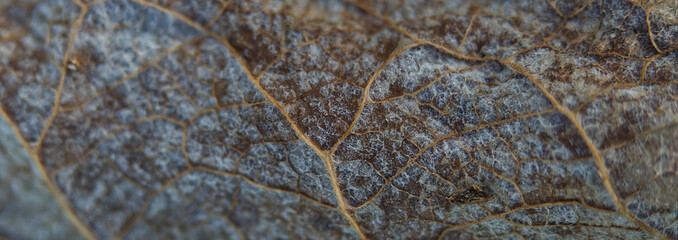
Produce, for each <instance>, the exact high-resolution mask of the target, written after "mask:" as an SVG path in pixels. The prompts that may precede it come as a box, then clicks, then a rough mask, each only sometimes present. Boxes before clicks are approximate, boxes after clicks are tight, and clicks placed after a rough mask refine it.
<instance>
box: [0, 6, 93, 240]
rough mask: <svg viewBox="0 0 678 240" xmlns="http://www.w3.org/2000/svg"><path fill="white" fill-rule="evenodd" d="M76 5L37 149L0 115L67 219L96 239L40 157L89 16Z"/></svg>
mask: <svg viewBox="0 0 678 240" xmlns="http://www.w3.org/2000/svg"><path fill="white" fill-rule="evenodd" d="M73 3H74V4H76V5H78V6H79V7H80V10H81V12H80V15H78V18H76V20H75V22H74V23H73V25H72V26H71V31H70V33H69V36H68V42H67V44H66V50H65V51H64V56H63V59H62V63H61V76H60V77H59V86H58V87H57V91H56V95H55V97H54V107H53V108H52V113H51V114H50V116H49V118H48V119H47V121H46V122H45V127H44V128H43V130H42V132H41V133H40V137H39V138H38V142H37V144H36V146H35V148H31V146H30V144H29V143H28V142H26V140H25V139H24V138H23V137H22V135H21V132H20V131H19V129H18V128H17V126H16V125H14V123H13V122H12V120H11V118H10V117H9V116H8V115H7V113H6V112H5V110H4V109H2V108H0V115H2V117H4V118H5V119H7V121H8V122H9V123H10V125H12V128H13V129H14V132H15V134H16V135H17V138H19V141H20V142H21V144H22V145H23V146H24V148H25V149H26V151H27V152H28V153H29V155H30V156H31V159H32V160H33V164H35V166H36V168H37V169H38V171H39V172H40V176H41V177H42V179H43V180H44V181H45V183H47V184H46V185H47V188H48V189H49V191H50V192H51V193H52V195H53V196H54V198H55V199H56V200H57V202H58V203H59V205H60V206H61V208H62V209H64V212H65V213H66V215H67V217H68V219H69V220H71V222H72V223H73V225H75V228H76V229H78V231H79V232H80V234H82V236H83V237H84V238H86V239H96V237H94V234H93V233H92V231H91V229H89V227H87V226H86V225H85V224H84V223H83V222H82V221H81V219H80V218H78V217H77V215H76V214H75V211H74V210H73V207H72V206H71V205H70V202H68V200H67V199H66V198H65V197H64V196H63V195H62V193H61V191H59V190H58V189H57V187H56V186H55V185H54V183H53V182H52V181H51V180H50V178H49V175H48V174H47V172H46V170H45V168H44V166H43V165H42V163H41V160H40V157H39V155H38V152H39V149H40V145H41V144H42V140H43V139H44V136H45V134H47V130H48V129H49V127H50V126H51V124H52V122H53V121H54V118H55V117H56V115H57V112H58V108H59V100H60V98H61V92H62V89H63V85H64V80H65V78H66V72H67V71H66V65H67V63H68V56H69V52H70V50H71V47H72V46H73V41H74V39H75V35H76V33H77V32H78V29H79V28H80V25H81V24H82V21H83V19H84V18H85V15H86V14H87V12H88V10H89V8H88V6H86V5H83V4H82V3H79V2H73Z"/></svg>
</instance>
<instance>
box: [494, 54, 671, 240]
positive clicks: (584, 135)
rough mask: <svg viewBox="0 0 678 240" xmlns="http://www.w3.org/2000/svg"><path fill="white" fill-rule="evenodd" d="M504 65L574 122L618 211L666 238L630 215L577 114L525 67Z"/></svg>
mask: <svg viewBox="0 0 678 240" xmlns="http://www.w3.org/2000/svg"><path fill="white" fill-rule="evenodd" d="M498 61H499V62H501V63H502V64H504V65H507V66H510V67H511V68H513V69H515V70H516V71H517V72H519V73H521V74H523V75H525V76H527V77H528V78H529V79H530V80H531V81H532V82H533V84H535V85H536V86H537V87H538V88H539V89H540V90H541V91H542V92H543V93H544V95H545V96H546V97H547V98H548V99H549V101H550V102H551V104H552V105H553V106H554V107H555V108H556V109H557V110H558V111H559V112H560V113H562V114H563V115H565V116H566V117H567V118H568V119H570V122H572V124H574V126H575V127H576V128H577V131H578V132H579V134H580V135H581V137H582V138H583V139H584V141H585V142H586V146H587V147H588V148H589V150H590V151H591V154H592V155H593V158H594V160H595V163H596V165H597V166H598V175H599V176H600V178H601V180H602V181H603V185H604V186H605V189H606V190H607V192H608V194H610V197H611V198H612V201H613V202H614V204H615V205H616V206H617V208H618V209H619V212H620V213H621V214H622V215H624V216H625V217H626V218H628V219H630V220H631V221H633V222H634V223H636V224H637V225H638V226H639V227H641V228H642V229H644V230H645V231H647V232H649V233H651V234H652V235H654V236H656V237H658V238H660V239H667V238H666V236H663V235H661V234H659V233H658V232H657V231H655V230H654V229H653V228H651V227H649V226H647V225H646V224H645V223H643V222H642V221H640V220H638V219H637V218H635V217H634V216H633V215H631V214H630V213H629V212H628V210H627V209H626V207H625V206H624V205H623V203H622V202H621V200H620V199H619V196H617V193H616V192H615V191H614V187H613V186H612V182H611V181H610V178H609V176H608V173H607V167H606V166H605V163H604V162H603V157H602V156H601V154H600V150H598V148H597V147H596V146H595V145H594V144H593V141H592V140H591V138H590V137H589V136H588V133H586V131H585V130H584V127H583V126H582V124H581V122H579V120H578V119H577V114H576V113H574V112H572V111H571V110H570V109H567V108H565V107H563V106H562V105H560V103H559V102H558V101H557V100H556V99H555V97H554V96H553V95H551V93H550V92H548V90H547V89H546V87H544V85H542V84H541V82H539V81H538V80H537V79H536V78H535V77H534V76H532V75H531V74H530V73H528V72H527V71H526V70H525V69H523V68H522V67H520V66H518V65H516V64H514V63H512V62H508V61H504V60H498Z"/></svg>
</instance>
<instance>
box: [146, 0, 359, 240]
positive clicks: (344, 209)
mask: <svg viewBox="0 0 678 240" xmlns="http://www.w3.org/2000/svg"><path fill="white" fill-rule="evenodd" d="M135 2H137V3H139V4H142V5H146V6H149V7H153V8H156V9H158V10H160V11H163V12H165V13H167V14H170V15H172V16H173V17H176V18H177V19H179V20H181V21H183V22H185V23H186V24H188V25H190V26H191V27H194V28H196V29H199V30H201V31H203V32H206V33H208V34H209V35H210V36H212V37H214V38H216V39H218V40H219V41H220V42H221V43H222V44H223V45H224V46H226V48H228V50H229V52H230V53H231V55H233V57H234V58H235V59H236V60H238V63H239V64H240V66H241V67H242V69H243V71H245V73H246V74H247V76H248V78H249V79H250V81H251V82H252V83H253V84H254V85H255V86H256V87H257V88H258V89H259V91H261V92H262V94H264V96H265V97H266V99H268V100H269V101H270V102H271V103H273V104H274V105H275V106H276V107H277V108H278V109H279V110H280V112H281V113H282V114H283V115H284V116H285V118H286V119H287V121H288V122H289V123H290V126H292V129H294V131H295V132H296V133H297V135H298V136H299V138H300V139H302V140H303V141H304V142H306V144H307V145H308V146H310V147H311V148H312V149H313V150H314V151H315V152H316V153H317V154H318V156H320V158H322V159H323V162H324V163H325V168H327V171H328V173H329V175H330V182H332V187H333V188H334V194H335V197H336V198H337V203H338V205H339V210H340V212H341V213H342V214H343V215H344V216H345V217H346V218H347V219H348V221H349V223H350V224H351V226H352V227H353V229H354V230H355V231H356V233H357V234H358V235H359V236H360V238H361V239H367V238H366V237H365V234H364V233H363V232H362V230H361V229H360V226H359V225H358V223H357V222H356V220H355V219H354V218H353V216H352V215H351V214H350V213H349V211H348V207H347V205H346V202H345V201H344V197H343V195H342V194H341V190H340V188H339V182H338V180H337V175H336V173H335V171H334V165H333V164H332V162H331V160H330V156H329V155H327V154H326V153H325V152H323V151H322V150H321V149H320V148H319V147H318V146H317V145H316V144H315V143H313V141H311V140H310V139H309V138H308V137H307V136H306V135H305V134H304V133H303V131H301V129H299V127H298V126H297V125H296V124H295V123H294V121H292V118H291V117H290V116H289V115H288V114H287V112H285V110H284V108H283V107H282V106H281V105H280V104H279V103H278V102H276V101H275V99H274V98H273V97H272V96H271V95H270V94H269V93H268V92H266V91H264V90H263V88H262V87H261V85H260V84H259V82H258V81H257V78H255V77H254V75H253V74H252V72H251V71H250V70H249V69H248V68H247V64H246V63H245V61H244V60H243V58H242V56H240V54H239V53H238V51H237V50H236V49H235V48H234V47H233V46H232V45H231V44H230V43H229V42H228V40H226V39H224V38H223V37H221V36H219V35H218V34H216V33H214V32H212V31H210V30H209V29H206V28H205V27H203V26H201V25H200V24H197V23H195V22H193V21H192V20H190V19H188V18H187V17H186V16H183V15H181V14H178V13H175V12H172V11H170V10H169V9H166V8H165V7H163V6H160V5H158V4H155V3H150V2H146V1H145V0H135Z"/></svg>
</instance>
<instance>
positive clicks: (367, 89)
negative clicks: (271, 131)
mask: <svg viewBox="0 0 678 240" xmlns="http://www.w3.org/2000/svg"><path fill="white" fill-rule="evenodd" d="M418 45H419V44H418V43H414V44H410V45H407V46H404V47H402V48H401V49H399V50H397V51H394V52H393V53H391V55H390V56H389V57H388V58H387V59H386V60H385V61H384V63H382V64H381V66H379V68H378V69H377V71H375V72H374V74H372V77H370V79H369V81H368V82H367V85H366V86H365V89H364V90H363V96H362V102H361V103H360V105H359V106H358V111H356V114H355V117H354V118H353V121H351V124H349V125H348V128H347V129H346V132H344V134H343V135H342V136H341V137H340V138H339V139H338V140H337V142H336V143H335V144H334V146H332V148H331V149H330V150H329V151H327V152H326V154H328V155H331V154H332V153H334V151H335V150H336V149H337V147H339V145H340V144H341V142H343V141H344V139H346V137H348V135H350V134H351V129H353V126H355V124H356V123H357V122H358V119H359V118H360V114H361V113H362V112H363V109H364V108H365V105H367V98H368V95H369V92H370V89H371V87H372V84H373V83H374V81H375V80H376V79H377V76H378V75H379V73H381V71H382V70H383V69H384V68H385V67H386V66H387V65H388V64H389V63H390V62H391V60H393V59H394V58H395V57H396V56H398V55H399V54H400V53H402V52H404V51H406V50H408V49H410V48H412V47H416V46H418ZM443 75H444V74H443ZM431 82H434V81H431Z"/></svg>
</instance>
